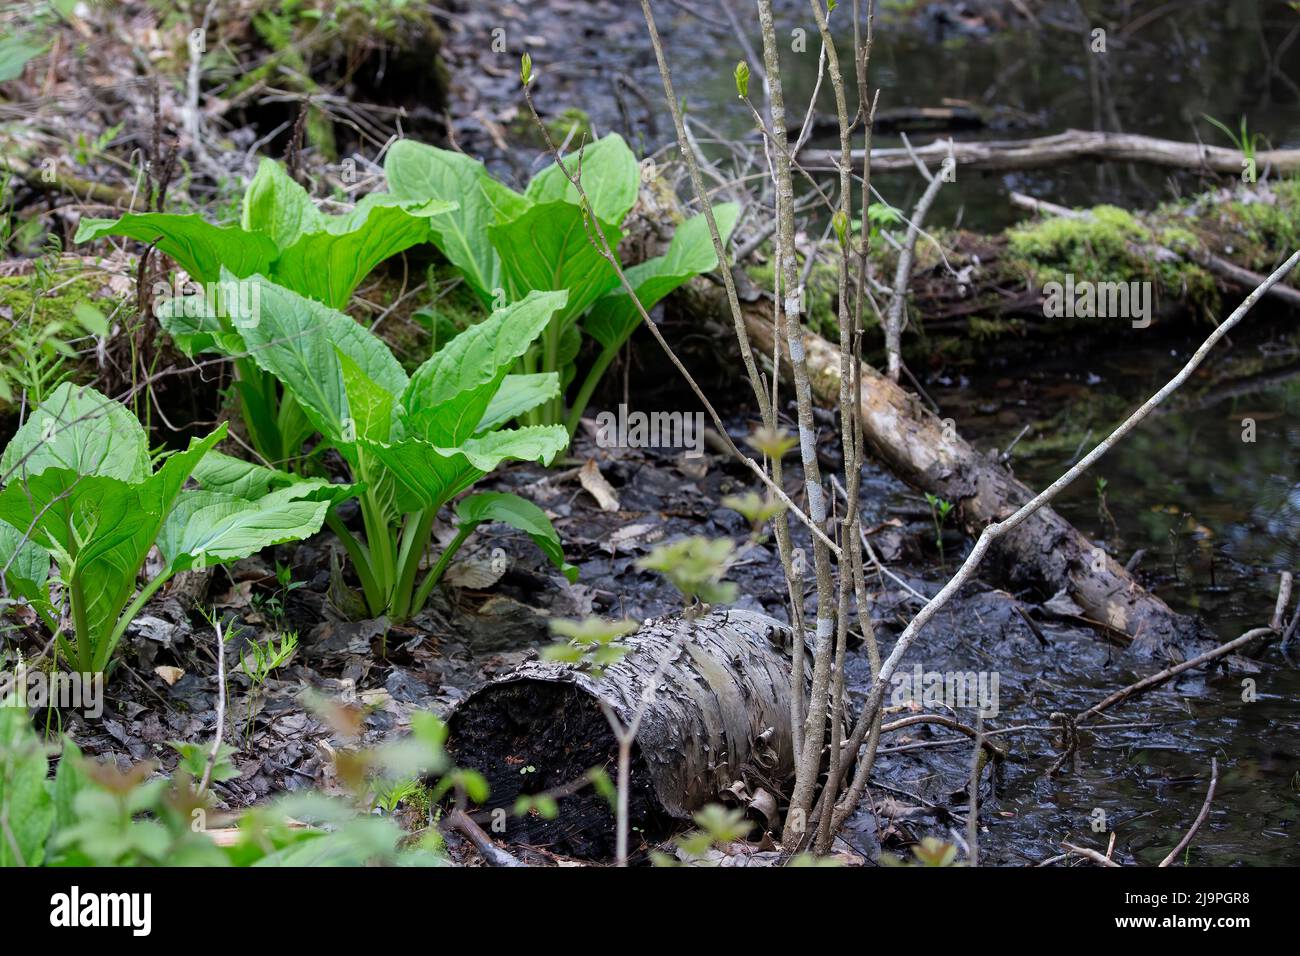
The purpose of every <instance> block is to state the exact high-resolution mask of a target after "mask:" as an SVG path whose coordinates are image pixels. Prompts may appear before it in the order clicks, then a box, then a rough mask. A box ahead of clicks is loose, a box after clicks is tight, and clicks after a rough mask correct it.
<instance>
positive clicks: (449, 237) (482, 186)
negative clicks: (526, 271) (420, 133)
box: [384, 139, 528, 302]
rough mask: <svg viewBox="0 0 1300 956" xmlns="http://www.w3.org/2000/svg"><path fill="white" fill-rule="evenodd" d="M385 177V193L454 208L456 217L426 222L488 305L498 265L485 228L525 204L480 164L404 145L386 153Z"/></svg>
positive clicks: (444, 215) (409, 143) (430, 148)
mask: <svg viewBox="0 0 1300 956" xmlns="http://www.w3.org/2000/svg"><path fill="white" fill-rule="evenodd" d="M384 172H385V173H386V174H387V176H388V188H389V189H390V190H391V191H392V194H393V195H394V196H397V197H399V198H401V199H406V200H417V201H428V200H431V199H438V200H443V201H450V202H455V203H457V208H456V209H455V210H454V211H451V212H445V213H441V214H439V215H435V216H431V217H430V219H429V225H430V227H431V229H432V234H433V239H434V242H435V244H436V245H437V246H438V248H439V249H440V250H441V251H442V254H443V255H445V256H446V257H447V258H448V259H449V260H450V261H451V263H452V265H454V266H456V268H457V269H459V270H460V271H461V272H462V273H463V274H464V276H465V278H466V279H467V280H468V281H469V283H470V285H471V286H472V287H473V288H474V290H475V291H476V292H477V293H478V294H479V295H480V296H481V297H482V299H483V300H484V301H485V302H491V301H492V299H493V298H494V294H495V290H496V289H497V288H498V287H499V286H500V284H501V279H500V271H501V263H500V259H499V258H498V256H497V252H496V249H494V248H493V246H492V244H491V243H490V242H489V241H488V237H487V228H488V226H490V225H492V224H493V223H495V222H498V221H502V220H503V219H509V218H513V217H514V216H516V215H518V214H519V213H520V212H521V211H522V210H523V208H524V207H526V206H527V204H528V200H527V199H525V198H524V197H523V196H520V195H519V194H518V193H516V192H514V191H512V190H510V189H509V188H507V187H506V186H503V185H501V184H500V183H497V182H496V181H495V180H493V179H492V178H491V177H490V176H489V175H488V173H487V170H486V169H484V168H483V164H482V163H480V162H479V161H478V160H476V159H471V158H470V157H468V156H466V155H464V154H463V153H454V152H451V151H450V150H445V149H438V148H437V147H434V146H426V145H425V144H423V143H416V142H413V141H411V140H407V139H404V140H399V141H398V142H396V143H394V144H393V145H392V147H390V148H389V150H388V155H387V156H385V157H384Z"/></svg>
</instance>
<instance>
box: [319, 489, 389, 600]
mask: <svg viewBox="0 0 1300 956" xmlns="http://www.w3.org/2000/svg"><path fill="white" fill-rule="evenodd" d="M325 524H327V525H328V526H329V529H330V530H331V531H333V532H334V534H335V535H336V536H337V537H338V539H339V541H341V542H342V543H343V550H344V551H346V552H347V553H348V558H349V559H350V560H351V561H352V567H354V568H355V569H356V572H357V577H358V578H360V579H361V591H362V593H364V594H365V597H366V607H367V608H368V609H369V610H370V613H372V614H374V615H375V616H376V617H378V616H379V615H380V614H382V613H383V609H384V601H385V595H384V592H383V591H382V590H381V589H380V587H379V582H377V581H376V580H375V573H374V569H373V568H372V567H371V564H370V550H369V549H368V548H367V547H366V546H365V545H364V544H362V543H361V542H360V541H358V540H357V539H356V538H355V537H353V535H352V532H351V531H349V530H348V529H347V526H346V525H344V524H343V521H342V519H340V518H339V516H338V515H337V514H336V513H335V512H334V510H333V509H330V511H329V512H328V513H327V514H326V515H325Z"/></svg>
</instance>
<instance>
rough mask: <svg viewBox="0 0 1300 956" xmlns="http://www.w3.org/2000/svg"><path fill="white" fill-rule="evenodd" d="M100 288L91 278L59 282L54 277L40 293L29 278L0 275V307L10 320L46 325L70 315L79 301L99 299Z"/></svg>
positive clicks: (102, 284)
mask: <svg viewBox="0 0 1300 956" xmlns="http://www.w3.org/2000/svg"><path fill="white" fill-rule="evenodd" d="M103 288H104V283H103V281H102V280H100V279H97V278H94V277H93V276H92V277H86V276H82V277H78V278H76V279H61V278H59V277H58V276H57V275H55V276H53V277H52V280H51V281H50V284H49V288H48V290H46V291H45V292H41V291H40V290H39V288H37V287H36V285H35V283H34V282H33V277H32V276H31V275H17V276H0V307H3V308H4V309H5V310H8V315H11V316H12V317H13V318H14V319H23V318H27V319H30V320H32V321H35V322H49V321H51V320H54V319H63V318H67V317H69V316H71V315H72V310H73V309H74V308H76V306H77V303H79V302H90V301H92V300H94V299H99V298H103V296H102V295H101V294H100V293H101V291H102V290H103ZM33 296H34V298H33ZM33 304H34V307H35V312H34V313H33V311H32V310H33Z"/></svg>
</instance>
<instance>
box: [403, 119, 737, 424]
mask: <svg viewBox="0 0 1300 956" xmlns="http://www.w3.org/2000/svg"><path fill="white" fill-rule="evenodd" d="M565 165H566V166H567V167H569V169H570V171H571V172H572V173H573V174H575V175H577V176H578V177H579V181H580V182H581V183H582V187H583V188H582V191H583V193H585V196H586V201H585V202H583V197H582V195H580V194H579V192H578V190H577V188H576V187H575V186H574V185H573V183H572V182H570V181H569V179H568V177H566V176H565V174H564V171H563V170H562V169H561V168H560V167H559V165H558V164H551V165H549V166H547V167H546V168H544V169H542V170H541V171H540V172H538V173H537V175H536V176H534V177H533V179H532V180H531V181H530V182H529V183H528V187H527V188H526V189H525V191H524V192H523V193H519V192H516V191H514V190H512V189H510V188H509V187H508V186H506V185H504V184H502V183H500V182H498V181H497V180H496V179H493V178H492V176H491V175H490V174H489V173H488V172H487V170H486V169H485V168H484V166H483V164H482V163H480V162H478V161H477V160H474V159H471V158H470V157H468V156H465V155H464V154H462V153H455V152H451V151H449V150H444V149H437V148H436V147H433V146H427V145H424V144H422V143H417V142H414V141H412V140H402V141H400V142H397V143H395V144H393V146H392V148H391V149H390V150H389V151H388V155H387V156H386V157H385V161H384V170H385V172H386V173H387V175H388V183H389V188H390V189H391V190H392V192H393V195H395V196H398V197H401V198H402V199H404V200H407V201H410V202H434V201H439V200H441V201H448V202H450V201H454V202H455V203H456V206H455V208H454V209H450V210H447V211H445V212H440V213H437V214H434V215H431V216H429V219H428V222H429V229H430V239H431V240H432V242H433V243H434V244H435V245H436V246H437V247H438V248H439V250H441V251H442V253H443V255H445V256H446V257H447V259H448V260H450V262H451V263H452V264H453V265H454V266H456V268H457V269H459V270H460V272H461V273H462V275H463V276H464V277H465V279H466V281H467V282H468V283H469V285H470V286H471V287H472V288H473V289H474V290H475V291H476V292H477V293H478V295H479V296H480V297H481V298H482V300H483V301H484V302H485V303H489V304H496V305H499V304H500V303H501V302H502V301H504V302H517V301H519V300H521V299H523V298H524V297H525V296H527V295H528V294H529V293H531V292H536V291H558V290H563V291H566V292H567V293H568V298H567V300H566V302H565V304H564V306H563V307H562V308H560V309H558V310H557V311H556V313H555V315H554V316H553V318H552V320H551V322H550V323H549V324H548V325H547V327H546V329H545V330H544V331H543V333H542V335H541V337H540V339H539V341H538V342H537V343H536V345H535V346H533V347H532V348H530V349H529V350H528V351H527V352H526V353H525V354H524V355H522V356H521V357H520V359H519V366H520V368H519V370H520V371H521V372H523V373H526V374H536V373H546V374H549V373H555V374H557V375H558V376H559V386H560V393H558V394H556V395H555V396H553V397H552V398H551V399H549V400H547V401H546V402H545V403H543V404H541V405H539V406H537V408H536V409H535V410H533V411H532V412H530V414H529V416H528V418H527V420H528V421H529V423H531V424H558V423H561V422H563V423H564V424H565V425H566V427H567V429H568V431H569V434H570V435H572V434H573V432H574V430H575V429H576V428H577V425H578V421H579V420H580V419H581V417H582V413H583V411H584V410H585V408H586V405H587V402H588V401H589V400H590V399H591V395H592V393H593V392H594V390H595V387H596V385H597V384H598V383H599V381H600V378H601V376H602V375H603V374H604V372H605V370H606V369H607V368H608V367H609V364H610V362H611V361H612V360H613V358H614V356H615V355H617V353H618V350H619V349H620V348H621V347H622V345H623V343H624V342H626V341H627V339H628V337H629V336H630V335H631V334H632V332H633V331H635V330H636V327H637V325H638V324H640V321H641V320H640V313H639V311H638V310H637V307H636V303H635V302H633V301H632V298H631V297H630V296H629V295H628V294H627V292H626V291H625V290H624V289H623V287H622V285H621V283H620V282H619V280H618V275H617V273H616V272H615V270H614V268H613V267H612V266H611V265H610V263H609V262H608V261H607V260H606V259H605V257H604V256H603V255H602V253H601V251H600V250H599V249H598V248H597V245H596V244H595V242H594V240H596V239H597V232H596V231H597V230H599V233H600V235H601V236H603V237H604V240H605V242H606V243H608V245H609V248H610V249H611V250H614V251H615V252H617V250H618V246H619V243H620V242H621V241H622V239H623V231H622V225H623V222H624V220H625V218H626V217H627V215H628V213H629V212H630V211H631V209H632V206H633V205H634V204H635V202H636V198H637V192H638V189H639V187H640V182H641V169H640V167H639V165H638V164H637V161H636V159H635V157H634V156H633V155H632V151H631V150H630V149H629V148H628V146H627V144H626V143H625V142H624V141H623V139H622V137H620V136H619V135H618V134H616V133H611V134H609V135H607V136H605V137H603V138H601V139H599V140H597V141H596V142H594V143H592V144H591V145H589V146H587V147H585V148H583V149H582V150H581V152H580V153H578V154H573V155H571V156H570V157H569V158H568V159H567V160H566V161H565ZM714 212H715V216H716V218H717V222H718V227H719V229H720V230H721V235H722V237H723V240H724V241H725V240H726V239H727V238H728V237H729V236H730V234H731V230H732V229H733V228H734V226H735V223H736V218H737V216H738V214H739V207H738V206H736V205H735V204H734V203H727V204H722V205H719V206H718V207H716V209H715V211H714ZM717 264H718V262H717V255H716V252H715V250H714V246H713V240H712V238H711V236H710V235H709V230H708V224H707V222H706V221H705V219H704V218H703V217H702V216H696V217H695V218H692V219H690V220H687V221H686V222H685V223H683V224H682V225H681V226H680V227H678V229H677V230H676V232H675V233H674V235H673V238H672V241H671V242H670V244H669V247H668V249H667V251H666V252H665V253H664V254H663V255H661V256H656V257H654V258H653V259H649V260H647V261H646V262H643V263H640V264H638V265H635V266H632V267H630V268H629V269H627V270H626V276H627V279H628V282H629V284H630V285H631V286H632V288H633V289H634V290H635V292H636V297H637V299H638V300H639V301H640V303H641V305H642V307H644V308H645V309H647V310H648V309H650V308H651V307H653V306H654V305H655V304H656V303H658V302H659V301H660V300H661V299H663V298H664V297H665V296H666V295H668V293H670V292H672V291H673V290H674V289H676V288H677V287H678V286H680V285H682V284H683V283H685V282H686V281H687V280H689V279H690V278H691V277H693V276H695V275H698V274H700V273H702V272H708V271H710V270H712V269H714V268H715V267H716V266H717ZM583 332H585V333H586V334H587V335H589V336H590V337H591V338H593V339H594V340H595V341H596V343H597V344H598V346H599V351H598V354H597V356H596V358H595V359H594V361H593V362H592V364H591V365H590V366H589V367H588V369H587V370H586V373H585V375H584V377H583V380H582V382H581V383H580V384H579V386H578V390H577V392H576V394H575V396H574V399H573V402H572V404H571V406H570V407H569V408H568V409H567V411H566V409H565V402H564V393H566V392H567V391H568V389H569V386H570V385H571V384H572V383H573V382H574V381H575V379H576V377H577V371H578V370H577V360H578V356H579V352H580V349H581V345H582V333H583Z"/></svg>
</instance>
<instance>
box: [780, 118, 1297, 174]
mask: <svg viewBox="0 0 1300 956" xmlns="http://www.w3.org/2000/svg"><path fill="white" fill-rule="evenodd" d="M914 151H915V153H916V155H917V156H918V157H919V158H920V159H921V161H922V162H926V163H934V162H942V161H943V160H944V159H946V158H947V157H948V156H949V155H951V156H952V157H953V158H954V159H955V160H956V161H957V165H958V167H959V168H962V169H994V170H1016V169H1041V168H1043V167H1047V166H1057V165H1060V164H1061V163H1068V162H1071V161H1075V160H1080V159H1097V160H1111V161H1116V162H1132V163H1149V164H1151V165H1154V166H1172V167H1175V168H1178V169H1203V170H1208V171H1210V172H1215V173H1228V174H1232V175H1238V176H1239V175H1241V173H1242V170H1243V168H1244V167H1243V166H1242V162H1243V160H1244V157H1243V156H1242V153H1241V151H1240V150H1237V149H1227V148H1225V147H1222V146H1206V145H1204V144H1203V143H1180V142H1178V141H1176V140H1170V139H1157V138H1156V137H1154V136H1139V135H1136V134H1134V133H1104V132H1092V131H1089V130H1079V129H1071V130H1066V131H1065V132H1064V133H1058V134H1057V135H1055V136H1040V137H1037V138H1034V139H1020V140H985V141H982V142H953V141H950V140H949V139H947V138H945V139H937V140H935V141H934V142H932V143H927V144H926V145H925V146H922V147H919V148H915V149H914ZM798 159H799V163H800V165H802V166H803V167H804V168H806V169H834V168H835V167H836V164H837V163H838V162H839V151H838V150H830V149H804V150H801V151H800V152H799V156H798ZM861 162H862V151H861V150H854V151H853V163H854V165H857V164H860V163H861ZM914 166H915V163H914V161H913V159H912V157H911V155H909V153H908V151H907V150H906V149H898V148H893V149H873V150H872V151H871V170H872V172H877V173H896V172H903V171H905V170H910V169H913V168H914ZM1255 169H1256V170H1257V174H1258V175H1260V176H1262V175H1263V174H1264V171H1265V170H1272V172H1273V173H1274V174H1275V175H1286V174H1289V173H1294V172H1296V171H1297V170H1300V149H1268V150H1261V151H1260V152H1258V153H1256V154H1255Z"/></svg>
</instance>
